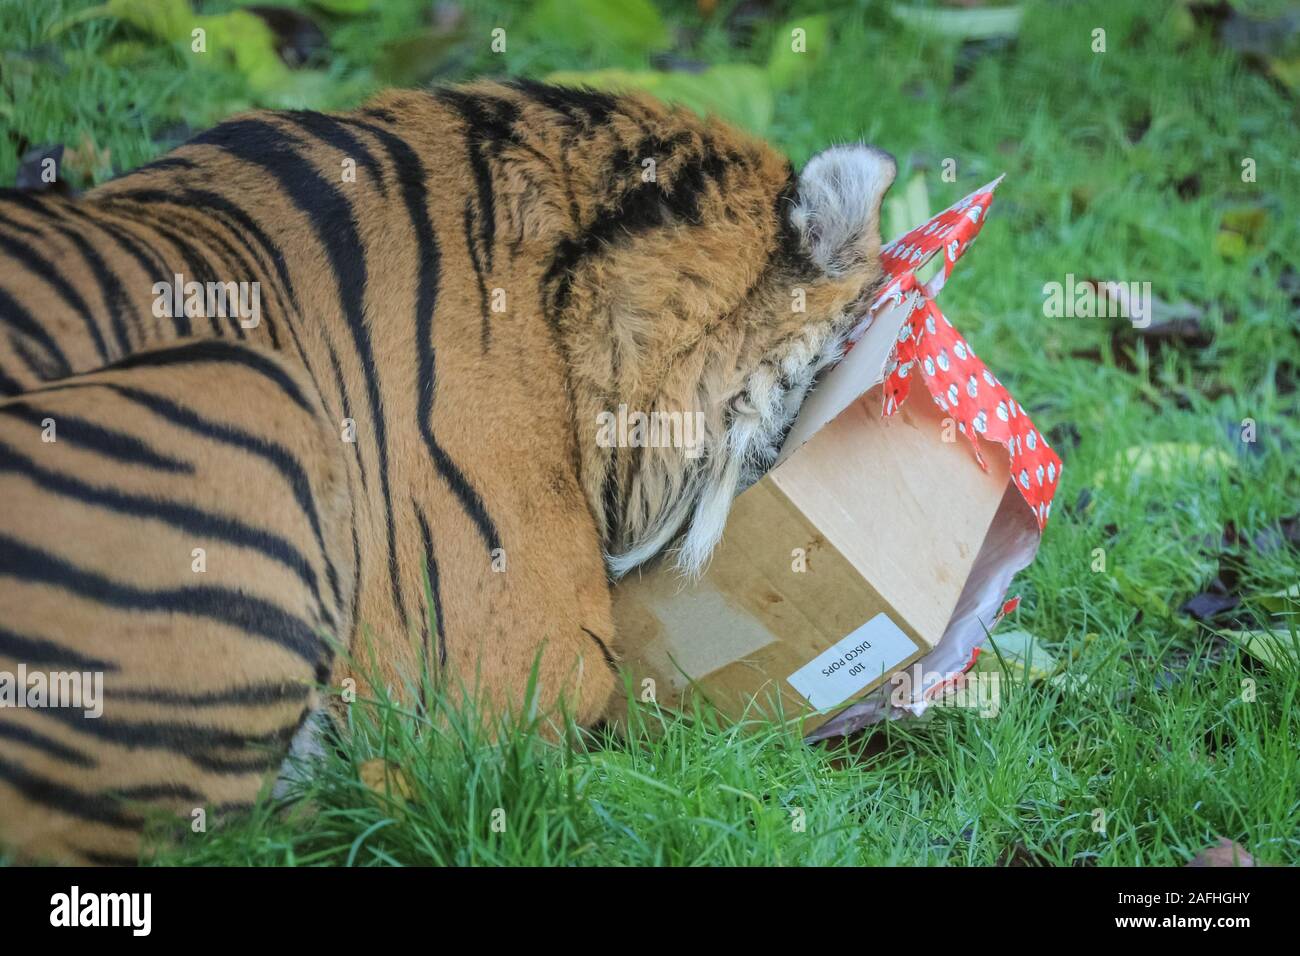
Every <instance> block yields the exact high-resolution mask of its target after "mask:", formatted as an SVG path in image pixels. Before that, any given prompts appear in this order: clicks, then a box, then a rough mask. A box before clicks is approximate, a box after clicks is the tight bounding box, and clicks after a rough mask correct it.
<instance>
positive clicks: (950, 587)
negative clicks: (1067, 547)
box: [614, 181, 1061, 739]
mask: <svg viewBox="0 0 1300 956" xmlns="http://www.w3.org/2000/svg"><path fill="white" fill-rule="evenodd" d="M996 186H997V182H996V181H995V182H994V183H990V184H989V185H988V186H986V187H984V188H983V189H980V190H977V191H976V192H974V193H972V194H971V195H970V196H967V197H966V198H964V199H962V200H961V201H960V202H958V203H956V204H955V205H953V206H952V207H950V208H949V209H946V210H944V211H943V212H941V213H939V214H938V215H937V216H935V217H933V218H932V219H930V220H929V221H928V222H926V223H924V224H922V225H921V226H918V227H917V228H916V229H913V230H912V231H911V232H909V233H907V234H906V235H904V236H902V237H901V238H899V239H896V240H895V241H893V242H891V243H889V245H887V246H885V247H884V249H883V250H882V263H883V265H884V267H885V271H886V275H887V281H886V284H885V285H884V287H883V288H882V290H881V292H880V293H879V295H878V297H877V299H876V300H875V302H874V303H873V304H872V306H871V308H870V309H869V310H868V312H867V314H866V315H864V316H863V319H862V322H861V323H860V325H859V327H858V328H857V329H855V331H854V334H853V336H852V337H851V338H852V341H853V344H852V346H851V348H850V350H849V351H848V353H847V354H846V356H845V357H844V358H843V359H842V360H841V361H840V363H839V364H838V365H836V366H835V368H833V369H831V370H830V371H829V372H827V373H826V374H825V375H823V377H822V378H821V380H820V381H819V382H818V384H817V386H816V388H815V389H814V390H813V392H812V393H811V394H810V395H809V396H808V398H807V400H806V401H805V402H804V405H803V407H802V408H801V409H800V413H799V416H798V418H797V419H796V421H795V423H794V425H793V426H792V427H791V429H790V432H789V434H788V435H787V438H786V442H785V445H784V446H783V448H782V450H781V454H780V455H779V456H778V459H777V462H776V464H775V465H774V466H773V468H772V469H771V470H770V471H769V473H768V474H767V475H766V476H765V477H764V478H763V479H762V480H761V481H759V482H758V483H757V484H756V485H754V486H753V487H751V488H749V489H748V490H746V491H745V492H744V493H743V494H741V495H740V496H739V497H738V498H737V499H736V501H735V502H734V504H733V507H732V512H731V515H730V517H729V518H728V523H727V528H726V531H725V533H724V535H723V539H722V543H721V544H720V545H719V547H718V548H717V550H716V551H715V553H714V556H713V560H712V562H711V564H710V566H709V568H708V570H707V572H706V573H705V575H704V576H703V578H702V579H701V580H700V581H698V582H696V583H694V584H691V583H688V582H685V581H683V580H682V578H681V577H680V576H679V575H677V574H676V573H675V572H674V571H673V570H672V569H671V568H670V567H664V566H662V565H657V566H653V567H651V568H649V569H647V570H645V571H644V572H642V573H641V574H639V575H634V576H632V577H629V578H628V579H625V580H624V581H622V582H620V584H619V585H618V586H617V587H616V588H615V589H614V613H615V623H616V627H617V630H618V633H619V640H620V648H621V650H622V652H623V654H624V658H625V662H626V664H627V666H628V668H629V669H630V670H631V672H632V676H633V679H634V682H635V686H634V690H639V691H640V694H639V696H640V697H641V699H643V700H646V699H650V698H651V697H652V698H653V699H655V700H656V701H658V702H659V703H661V704H665V705H668V706H681V705H683V704H684V703H685V702H686V701H687V700H688V699H689V698H690V696H691V695H693V694H701V695H703V696H704V697H706V698H707V699H708V700H709V701H710V702H711V703H712V704H713V705H714V706H715V707H717V708H718V709H719V710H720V711H722V712H723V713H724V714H726V715H728V716H731V717H733V718H735V719H743V718H744V717H746V716H750V715H753V714H755V713H757V712H759V711H765V712H768V713H773V712H779V713H781V714H784V715H786V716H791V715H797V716H799V717H800V719H802V720H803V721H804V725H803V726H804V728H805V731H806V732H808V733H809V735H810V739H812V738H818V737H824V736H830V735H833V734H840V733H847V732H850V731H852V730H855V729H857V728H859V727H862V726H864V725H865V724H867V723H870V722H873V721H876V720H880V719H883V718H888V717H897V716H901V715H904V714H908V713H911V714H920V713H922V712H923V711H924V710H925V709H926V707H927V706H929V705H930V703H931V702H932V700H933V698H934V697H935V696H936V694H937V693H938V692H940V691H941V690H942V689H943V688H944V687H945V686H947V685H949V684H950V683H951V682H952V681H953V680H954V678H955V676H956V675H960V674H961V673H962V672H963V670H965V669H966V668H968V667H970V665H971V664H972V663H973V661H974V659H975V656H976V653H977V648H978V647H979V646H980V644H981V643H982V642H983V641H984V639H985V637H986V635H987V633H988V631H989V630H990V629H991V628H992V627H994V626H995V625H996V623H997V621H998V620H999V619H1000V617H1001V615H1003V614H1005V613H1009V612H1010V611H1011V610H1013V609H1014V606H1015V599H1012V600H1011V601H1007V600H1006V594H1007V589H1008V587H1009V585H1010V583H1011V579H1012V577H1013V576H1014V575H1015V573H1016V572H1017V571H1019V570H1020V569H1021V568H1023V567H1024V566H1025V565H1027V564H1028V563H1029V562H1030V561H1031V560H1032V559H1033V556H1034V554H1035V553H1036V551H1037V548H1038V542H1039V538H1040V535H1041V532H1042V529H1043V526H1044V524H1045V522H1046V520H1047V517H1048V515H1049V514H1050V509H1051V500H1052V494H1053V493H1054V491H1055V489H1056V486H1057V484H1058V482H1059V480H1060V474H1061V463H1060V459H1059V458H1057V457H1056V455H1055V454H1054V453H1053V452H1052V450H1051V449H1050V448H1049V447H1048V446H1047V443H1046V441H1044V440H1043V437H1042V435H1041V434H1040V433H1039V432H1038V431H1037V430H1036V429H1035V428H1034V426H1033V423H1032V421H1031V420H1030V418H1029V416H1028V415H1026V414H1025V411H1024V409H1023V408H1022V407H1021V406H1020V405H1019V404H1018V403H1017V402H1016V401H1015V400H1014V398H1012V396H1011V395H1010V394H1009V393H1008V391H1007V389H1006V388H1005V387H1004V386H1003V385H1002V383H1001V382H1000V381H999V380H998V379H997V377H996V376H995V375H994V374H993V373H992V372H991V371H990V370H989V369H988V368H987V367H986V366H985V365H984V363H983V362H982V361H981V360H980V359H979V357H978V356H977V355H976V354H975V350H974V349H973V348H972V347H971V345H970V343H969V342H968V341H967V340H965V339H964V338H963V337H962V336H961V334H960V333H959V332H958V331H957V329H956V328H955V327H954V326H953V324H952V323H951V322H949V321H948V319H947V318H946V317H945V316H944V314H943V312H942V311H941V310H940V309H939V306H938V304H937V303H936V301H935V298H936V296H937V295H938V294H939V292H940V290H941V289H942V288H943V285H944V283H945V282H946V281H947V279H948V277H949V276H950V275H951V273H952V270H953V268H954V266H955V265H956V263H957V261H958V260H959V259H960V258H961V256H962V255H963V254H964V253H965V251H966V250H967V249H968V248H969V247H970V244H971V242H972V240H973V239H974V238H975V236H976V235H977V234H978V233H979V231H980V229H981V227H982V226H983V224H984V220H985V217H986V216H987V214H988V209H989V205H990V203H991V201H992V196H993V190H994V189H995V188H996ZM938 255H942V256H943V260H942V264H941V267H940V268H939V269H938V271H937V272H936V274H935V275H934V277H933V278H932V279H931V280H929V281H928V282H922V281H921V280H920V279H919V278H918V271H919V270H921V269H922V268H923V267H925V266H926V264H927V263H928V262H930V261H931V260H932V259H933V258H934V257H935V256H938ZM917 379H919V380H920V382H921V383H922V386H923V387H924V389H925V390H926V391H927V392H928V393H929V396H930V398H931V402H928V403H927V402H924V401H921V402H916V401H908V398H909V397H910V395H911V391H912V388H913V386H914V383H915V382H916V380H917ZM877 387H879V388H880V394H879V395H876V394H875V389H876V388H877ZM949 433H951V435H952V436H953V437H952V438H951V439H949V440H944V436H945V435H948V434H949ZM961 436H965V437H964V438H962V437H961ZM985 443H987V444H985ZM999 446H1000V447H999ZM905 673H906V674H910V675H912V677H911V679H909V680H907V681H900V680H899V676H900V675H902V674H905Z"/></svg>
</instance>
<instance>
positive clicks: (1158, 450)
mask: <svg viewBox="0 0 1300 956" xmlns="http://www.w3.org/2000/svg"><path fill="white" fill-rule="evenodd" d="M1236 464H1237V460H1236V459H1235V458H1233V457H1232V455H1231V454H1229V453H1228V452H1226V451H1224V450H1223V449H1222V448H1218V447H1215V446H1206V445H1196V444H1191V443H1187V442H1154V443H1153V444H1150V445H1135V446H1134V447H1132V448H1126V449H1124V451H1122V452H1120V454H1119V455H1117V456H1116V457H1115V459H1114V461H1113V462H1112V463H1111V465H1110V467H1109V468H1104V469H1102V470H1100V471H1097V472H1095V473H1094V474H1093V476H1092V481H1093V484H1094V485H1104V484H1106V483H1107V482H1108V481H1121V482H1122V481H1126V480H1129V479H1132V478H1168V477H1170V476H1171V475H1174V474H1177V473H1178V472H1179V471H1183V470H1194V471H1205V472H1209V471H1218V470H1219V469H1221V468H1233V467H1236Z"/></svg>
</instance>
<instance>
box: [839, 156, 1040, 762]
mask: <svg viewBox="0 0 1300 956" xmlns="http://www.w3.org/2000/svg"><path fill="white" fill-rule="evenodd" d="M1001 182H1002V177H1001V176H999V177H998V178H997V179H995V180H994V181H993V182H991V183H989V184H988V185H986V186H984V187H982V188H981V189H977V190H976V191H975V192H973V193H971V194H970V195H968V196H966V197H965V198H963V199H961V200H959V201H958V202H956V203H955V204H953V205H952V206H949V207H948V208H947V209H945V210H944V211H943V212H941V213H939V214H938V215H936V216H934V217H932V218H931V219H930V220H929V221H928V222H926V223H925V224H924V225H921V226H918V227H916V228H915V229H913V230H912V231H911V232H909V233H907V234H906V235H904V236H902V237H900V238H898V239H895V240H894V241H893V242H890V243H889V244H888V245H886V246H884V247H883V248H882V249H881V255H880V257H881V264H882V265H883V266H884V269H885V273H886V275H887V276H888V277H889V280H888V281H887V282H886V284H885V287H884V289H883V290H882V291H881V293H880V294H879V296H878V297H877V298H876V301H875V302H874V303H873V304H872V306H871V309H870V311H869V313H868V316H867V318H866V321H865V322H864V323H863V325H862V326H860V327H859V329H858V330H856V335H855V338H858V337H860V336H861V334H862V332H863V331H864V329H865V328H869V327H870V323H871V321H872V320H873V319H874V317H875V316H877V315H879V314H880V313H881V312H882V311H884V310H885V309H887V308H890V307H894V308H899V307H902V308H904V309H905V310H906V318H905V319H904V321H903V323H902V326H901V327H900V329H899V332H898V340H897V344H896V346H895V347H894V350H893V352H892V354H891V355H890V357H889V360H888V363H887V365H886V368H885V381H884V386H883V388H882V397H883V414H884V415H886V416H892V415H895V414H897V412H898V411H899V409H900V408H901V407H902V405H903V403H904V402H905V401H907V398H908V396H909V395H910V393H911V384H912V381H913V380H914V379H916V378H917V377H918V376H919V377H920V379H921V381H922V382H923V383H924V385H925V388H926V391H928V392H929V394H930V398H931V399H932V400H933V401H934V403H935V404H936V405H937V406H938V407H939V408H940V409H941V410H942V411H943V412H945V413H946V414H947V415H949V416H951V417H952V419H953V420H954V422H955V424H956V427H957V429H958V431H959V432H960V433H961V434H962V435H965V436H966V438H967V439H969V441H970V445H971V448H972V451H973V452H974V457H975V460H976V461H977V462H978V463H979V466H980V467H981V468H983V469H984V470H986V471H987V470H988V464H987V463H986V462H985V460H984V455H983V452H982V451H981V449H980V439H986V440H988V441H991V442H997V443H998V444H1000V445H1002V447H1003V448H1005V449H1006V452H1007V455H1008V459H1009V464H1010V473H1011V480H1012V484H1013V485H1014V487H1015V489H1016V491H1017V492H1018V493H1019V495H1020V496H1021V498H1023V506H1024V508H1025V509H1027V510H1028V514H1029V515H1030V516H1031V517H1032V518H1033V520H1034V522H1035V524H1036V526H1037V531H1038V533H1039V534H1041V532H1042V530H1043V528H1044V527H1045V525H1046V523H1047V518H1048V516H1049V515H1050V514H1051V511H1052V497H1053V496H1054V495H1055V493H1056V488H1057V485H1058V483H1059V482H1060V479H1061V467H1062V465H1061V459H1060V458H1059V457H1058V456H1057V455H1056V453H1055V452H1054V451H1052V449H1051V447H1050V446H1049V445H1048V443H1047V440H1046V439H1045V438H1044V437H1043V436H1042V434H1041V433H1040V432H1039V431H1038V430H1037V429H1036V428H1035V427H1034V423H1033V422H1032V421H1031V420H1030V418H1029V416H1028V415H1027V414H1025V410H1024V407H1023V406H1022V405H1020V403H1019V402H1017V401H1016V400H1015V399H1014V398H1013V397H1012V396H1011V393H1010V392H1008V391H1007V389H1006V386H1004V385H1003V384H1002V382H1001V381H1000V380H999V379H998V378H997V376H995V375H994V374H993V373H992V372H991V371H989V369H988V367H987V366H986V365H985V364H984V363H983V362H982V361H981V360H980V359H979V357H978V356H977V355H976V354H975V350H974V348H972V347H971V345H970V343H969V342H967V341H966V340H965V339H964V338H963V337H962V335H961V333H960V332H958V331H957V328H956V326H954V325H953V323H952V322H951V321H949V320H948V317H947V316H946V315H944V314H943V312H942V311H941V310H940V308H939V306H938V304H937V303H936V302H935V296H937V295H938V294H939V291H940V290H941V289H942V288H943V286H944V284H945V283H946V282H947V281H948V277H949V276H951V275H952V271H953V268H954V266H956V264H957V260H958V259H960V258H961V256H962V254H963V253H965V252H966V250H967V249H968V248H970V246H971V244H972V243H973V242H974V241H975V237H976V236H977V235H978V234H979V231H980V229H981V227H982V226H983V225H984V221H985V219H986V218H987V216H988V211H989V207H990V206H991V205H992V203H993V192H994V190H995V189H997V187H998V185H999V183H1001ZM936 254H942V256H943V261H942V264H941V267H940V269H939V271H938V272H936V273H935V275H934V278H932V279H931V280H930V281H929V282H928V283H925V284H922V283H921V282H920V280H919V279H918V278H917V272H919V271H920V270H921V269H923V268H924V267H925V265H926V264H927V263H928V262H930V260H931V259H932V258H933V257H934V256H935V255H936ZM1004 504H1006V505H1007V506H1006V507H1003V508H1000V509H999V511H998V514H997V515H996V516H995V518H994V521H993V526H992V528H991V529H990V537H989V538H988V539H987V540H986V541H985V543H984V546H983V548H981V553H980V557H979V558H978V559H977V561H976V564H975V567H974V568H973V569H972V571H971V575H970V578H969V579H968V580H967V586H966V589H964V590H963V593H962V596H961V598H960V600H959V603H958V606H957V609H956V611H955V612H954V615H953V618H952V621H951V623H950V624H949V627H948V629H947V630H946V631H945V633H944V636H943V638H942V639H941V640H940V642H939V644H938V645H937V646H936V647H935V649H934V650H933V651H932V652H931V653H930V654H929V655H927V656H925V657H923V658H921V660H920V661H919V662H918V663H919V668H917V673H918V674H920V675H921V679H920V680H919V681H909V682H908V685H907V686H908V689H909V690H911V691H912V693H911V694H910V695H909V697H908V699H906V702H904V701H901V700H899V699H898V698H899V696H900V695H899V694H898V693H897V686H894V687H892V688H891V686H890V685H885V686H884V687H882V691H888V690H891V689H892V690H893V691H895V692H894V693H892V694H887V693H876V694H874V695H872V696H871V697H870V698H869V699H867V700H864V701H862V702H860V703H858V704H854V705H851V706H850V707H848V708H846V709H845V710H844V711H843V712H842V713H840V714H838V715H837V716H836V717H835V718H833V719H832V720H830V721H827V722H826V723H824V724H822V725H821V727H819V728H818V729H817V732H816V734H815V735H814V736H816V737H825V736H832V735H834V734H844V733H850V732H852V731H853V730H855V729H858V728H860V727H862V726H865V725H866V724H869V723H872V722H874V721H877V720H880V719H883V718H886V717H892V718H896V717H900V716H904V715H905V714H909V713H910V714H914V715H917V716H919V715H920V714H921V713H923V712H924V711H925V709H926V707H927V706H928V705H929V703H930V701H932V700H933V699H934V698H935V697H936V696H937V694H938V693H940V692H942V690H943V689H944V687H945V686H947V685H949V684H950V683H952V682H954V681H956V680H958V679H959V678H958V677H957V676H956V675H959V674H961V673H964V672H965V671H968V670H969V669H970V668H971V667H972V666H974V664H975V660H976V658H977V657H978V656H979V645H980V644H981V643H982V642H983V640H984V638H985V636H986V634H987V633H988V632H989V631H991V630H992V629H993V628H995V627H996V626H997V624H998V622H1000V621H1001V620H1002V618H1003V617H1004V616H1006V615H1007V614H1010V613H1012V612H1013V611H1015V610H1016V608H1017V607H1018V606H1019V603H1020V599H1019V598H1018V597H1015V598H1012V599H1010V600H1007V601H1005V602H1003V603H1001V605H1000V606H998V602H1002V599H1003V595H1005V593H1006V589H1007V587H1008V586H1009V585H1010V582H1011V578H1012V577H1013V576H1014V575H1015V573H1016V572H1017V571H1019V570H1021V569H1022V568H1024V567H1025V566H1026V565H1028V564H1029V562H1030V561H1032V560H1033V557H1034V554H1035V553H1036V552H1037V550H1038V536H1039V534H1030V533H1029V532H1028V530H1027V529H1026V528H1025V526H1024V514H1025V513H1024V511H1023V510H1022V509H1021V508H1020V507H1018V506H1017V504H1016V503H1015V502H1014V500H1010V501H1009V502H1008V503H1004ZM995 607H996V611H994V610H993V609H994V608H995ZM891 698H892V699H891Z"/></svg>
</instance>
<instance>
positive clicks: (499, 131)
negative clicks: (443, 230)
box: [437, 89, 519, 272]
mask: <svg viewBox="0 0 1300 956" xmlns="http://www.w3.org/2000/svg"><path fill="white" fill-rule="evenodd" d="M437 97H438V99H439V100H440V101H441V102H443V103H445V104H446V105H448V106H449V107H451V108H452V109H454V110H455V111H456V112H457V113H458V114H460V117H461V119H462V120H463V121H464V123H465V147H466V154H467V156H468V158H469V165H470V171H471V172H472V173H473V174H474V190H475V193H476V195H477V197H478V213H479V248H480V250H481V252H482V255H483V261H484V263H485V264H486V266H487V271H488V272H491V271H492V257H493V252H494V246H495V243H496V227H497V214H496V197H495V194H494V191H493V186H492V170H491V169H490V168H489V166H488V159H487V153H488V150H492V151H493V152H494V153H499V152H500V150H501V148H502V147H503V146H504V145H505V143H507V142H511V141H513V140H514V138H515V129H514V124H515V122H516V121H517V120H518V119H519V108H518V107H517V106H516V105H515V104H514V103H511V102H510V101H508V100H503V99H496V98H494V97H488V96H482V95H476V94H471V93H466V92H464V91H462V90H453V89H445V90H439V91H438V93H437Z"/></svg>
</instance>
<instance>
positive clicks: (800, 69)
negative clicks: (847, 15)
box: [767, 13, 831, 90]
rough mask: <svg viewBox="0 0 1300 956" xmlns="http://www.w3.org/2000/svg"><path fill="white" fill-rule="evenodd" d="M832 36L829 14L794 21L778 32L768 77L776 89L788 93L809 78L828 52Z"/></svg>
mask: <svg viewBox="0 0 1300 956" xmlns="http://www.w3.org/2000/svg"><path fill="white" fill-rule="evenodd" d="M796 31H800V32H796ZM830 36H831V18H830V16H829V15H828V14H825V13H818V14H814V15H813V16H808V17H801V18H799V19H797V20H791V21H790V22H789V23H786V24H785V25H784V26H782V27H781V28H780V29H778V30H777V31H776V36H775V37H774V38H773V40H772V52H771V53H770V54H769V56H768V58H767V76H768V79H769V80H770V81H771V83H772V88H773V89H777V90H784V89H788V88H790V87H792V86H794V85H795V84H796V83H798V82H799V81H800V80H801V79H803V78H805V77H807V75H808V73H809V70H810V69H811V67H812V65H813V64H814V63H816V62H817V59H818V58H819V57H820V56H821V55H822V53H823V52H824V51H825V49H826V47H827V44H828V42H829V40H830Z"/></svg>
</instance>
